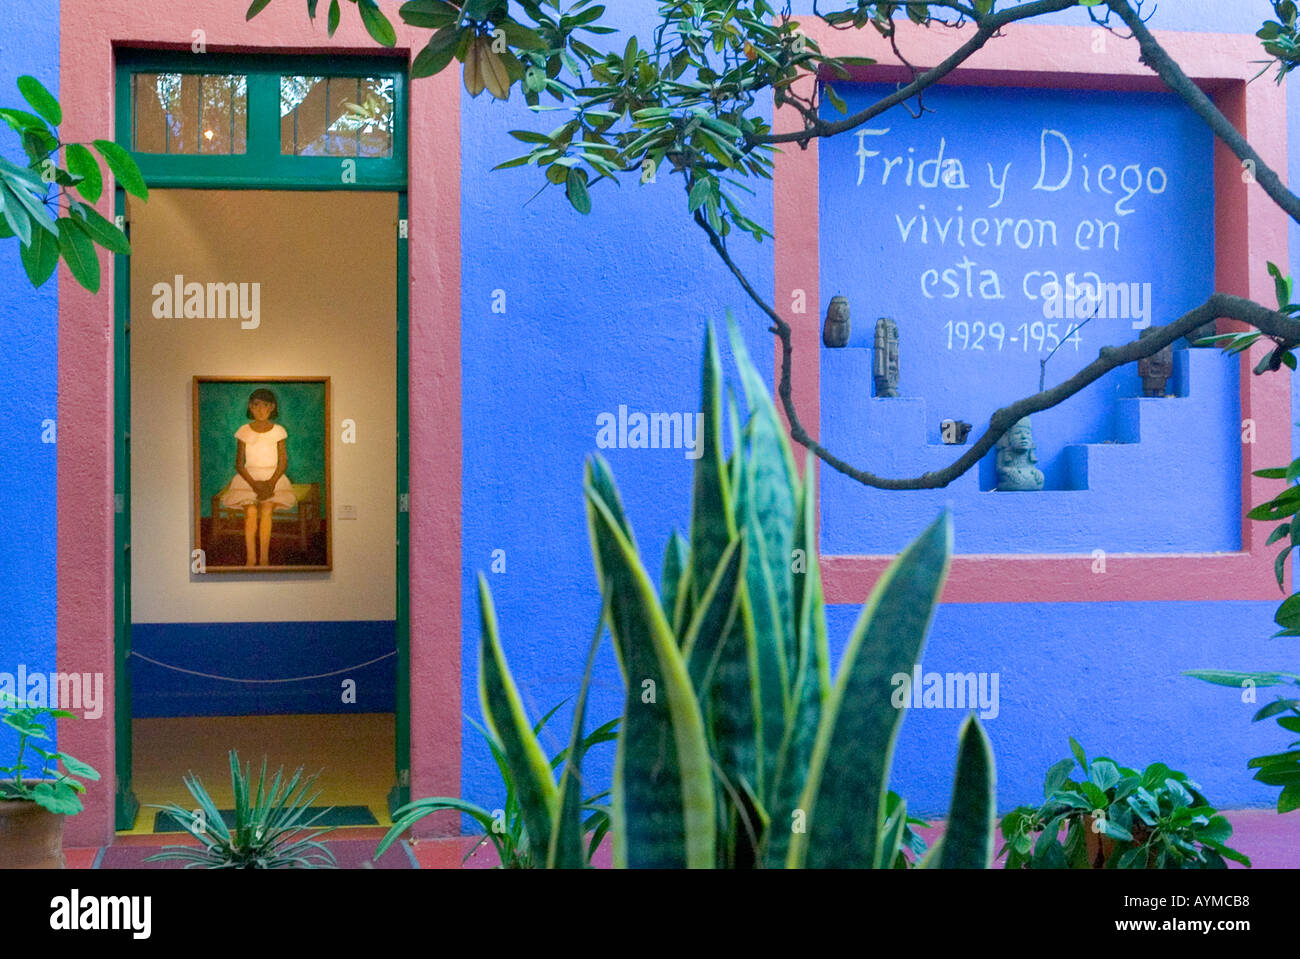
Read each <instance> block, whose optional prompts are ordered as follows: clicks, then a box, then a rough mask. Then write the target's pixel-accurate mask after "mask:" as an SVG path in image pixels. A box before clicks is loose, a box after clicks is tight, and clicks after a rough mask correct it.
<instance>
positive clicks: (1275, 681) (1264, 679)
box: [1183, 669, 1300, 687]
mask: <svg viewBox="0 0 1300 959" xmlns="http://www.w3.org/2000/svg"><path fill="white" fill-rule="evenodd" d="M1183 675H1184V676H1191V677H1192V678H1193V679H1200V680H1203V681H1205V682H1207V683H1214V685H1216V686H1236V687H1241V685H1242V684H1243V683H1245V682H1252V683H1254V684H1255V685H1256V686H1282V685H1285V684H1286V683H1288V682H1291V681H1300V676H1294V675H1292V674H1291V673H1239V672H1233V671H1231V670H1226V669H1194V670H1191V671H1189V672H1186V673H1184V674H1183ZM1288 676H1289V677H1291V678H1290V679H1289V680H1288V679H1287V678H1286V677H1288Z"/></svg>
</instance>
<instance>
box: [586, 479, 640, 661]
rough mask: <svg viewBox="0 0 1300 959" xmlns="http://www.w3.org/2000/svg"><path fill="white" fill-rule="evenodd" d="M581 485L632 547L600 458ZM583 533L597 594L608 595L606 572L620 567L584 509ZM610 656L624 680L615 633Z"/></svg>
mask: <svg viewBox="0 0 1300 959" xmlns="http://www.w3.org/2000/svg"><path fill="white" fill-rule="evenodd" d="M583 474H584V483H585V485H586V486H589V487H590V488H591V489H592V490H594V491H595V492H596V495H597V496H599V497H600V499H601V501H602V502H603V503H604V504H605V506H606V507H607V508H608V509H609V511H610V515H611V516H613V517H614V521H615V523H617V525H618V528H619V530H620V532H622V534H623V535H624V536H625V537H626V538H627V540H628V542H630V543H631V544H632V548H633V549H635V548H636V539H635V537H634V536H633V535H632V527H631V525H630V524H629V523H628V521H627V514H626V513H625V512H624V510H623V500H622V497H621V496H619V492H618V486H617V484H616V483H615V482H614V475H613V473H611V472H610V469H609V464H608V463H606V462H605V459H604V457H602V456H600V455H599V454H596V455H595V456H592V457H591V458H590V459H589V460H588V461H587V464H586V466H585V467H584V470H583ZM587 534H588V536H589V537H590V539H591V555H592V558H593V559H594V561H595V564H596V582H597V583H598V584H599V586H600V594H601V595H602V596H608V595H609V590H608V589H607V588H606V582H605V579H606V573H605V571H606V570H607V569H609V568H615V569H617V568H618V567H619V565H620V561H619V558H618V553H617V550H616V549H615V548H614V546H613V544H612V543H611V542H610V541H609V540H608V539H605V538H602V537H600V536H597V534H596V524H595V523H594V522H593V521H592V519H591V511H590V510H588V522H587ZM614 653H615V654H616V657H617V659H618V664H619V668H620V669H622V671H623V678H624V680H625V681H626V680H627V665H626V661H627V655H628V653H627V650H626V649H625V648H624V647H623V645H622V644H621V643H620V642H619V639H618V634H615V636H614Z"/></svg>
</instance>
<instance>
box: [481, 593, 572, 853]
mask: <svg viewBox="0 0 1300 959" xmlns="http://www.w3.org/2000/svg"><path fill="white" fill-rule="evenodd" d="M478 598H479V615H480V617H481V619H482V624H483V640H482V643H481V644H480V646H479V670H478V672H479V677H478V689H479V701H480V702H481V703H482V706H483V720H484V722H485V723H486V725H487V727H488V729H489V730H491V732H492V735H493V736H495V737H496V740H497V742H499V743H500V744H501V749H502V752H504V753H505V757H506V762H507V763H508V764H509V766H510V772H511V774H512V775H513V777H514V782H515V790H516V792H517V793H518V796H519V808H520V813H521V814H522V816H523V819H524V828H525V829H527V830H528V838H529V841H530V843H531V844H532V845H533V846H534V847H535V848H538V849H546V848H547V846H548V844H549V843H550V838H551V823H552V822H554V821H555V816H556V809H557V807H558V805H559V799H558V795H557V790H556V788H555V780H554V779H552V778H551V766H550V763H549V762H547V760H546V753H544V752H543V751H542V747H541V745H540V744H539V743H538V742H537V737H536V736H535V735H533V728H532V724H531V723H530V722H529V721H528V715H527V713H526V712H525V711H524V704H523V701H522V700H521V699H520V697H519V690H518V689H517V688H516V687H515V681H514V678H513V677H512V676H511V675H510V667H509V666H508V665H507V664H506V657H505V653H504V652H503V651H502V649H501V641H500V639H499V638H498V632H497V614H496V609H495V608H494V607H493V604H492V592H491V590H490V589H489V588H488V583H487V578H486V577H485V576H484V575H483V574H482V573H479V577H478Z"/></svg>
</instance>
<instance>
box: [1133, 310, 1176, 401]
mask: <svg viewBox="0 0 1300 959" xmlns="http://www.w3.org/2000/svg"><path fill="white" fill-rule="evenodd" d="M1154 332H1155V330H1154V329H1151V328H1150V327H1148V328H1147V329H1145V330H1143V331H1142V333H1141V336H1140V339H1146V337H1147V334H1148V333H1154ZM1173 372H1174V348H1173V344H1170V345H1169V346H1166V347H1165V348H1164V349H1162V350H1161V351H1160V352H1159V353H1156V354H1155V355H1154V356H1148V357H1146V358H1145V359H1141V360H1138V375H1139V376H1140V377H1142V395H1143V396H1166V395H1167V394H1166V393H1165V389H1166V387H1168V385H1169V377H1170V376H1172V375H1173Z"/></svg>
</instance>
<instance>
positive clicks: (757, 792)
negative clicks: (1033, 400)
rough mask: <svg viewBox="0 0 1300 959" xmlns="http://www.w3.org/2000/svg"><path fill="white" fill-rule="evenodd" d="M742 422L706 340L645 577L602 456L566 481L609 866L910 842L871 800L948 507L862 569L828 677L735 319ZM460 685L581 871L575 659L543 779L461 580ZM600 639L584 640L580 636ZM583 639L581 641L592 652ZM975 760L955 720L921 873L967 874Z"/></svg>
mask: <svg viewBox="0 0 1300 959" xmlns="http://www.w3.org/2000/svg"><path fill="white" fill-rule="evenodd" d="M731 339H732V345H733V353H734V354H735V357H736V361H737V365H738V366H739V369H740V374H741V384H742V388H743V391H744V396H745V402H746V406H747V408H748V414H749V415H748V420H747V422H746V423H745V425H744V426H743V428H742V427H741V425H740V418H739V415H738V412H737V406H736V400H735V396H734V394H733V393H732V392H731V391H728V395H727V403H726V409H725V418H726V421H727V423H728V425H729V431H730V436H731V444H730V449H731V452H730V455H729V456H727V455H724V450H723V442H722V440H723V419H724V406H723V377H722V367H721V360H720V357H719V352H718V345H717V341H716V337H715V336H714V333H713V330H712V328H710V329H709V330H708V332H707V335H706V340H705V349H704V371H703V401H702V407H703V413H704V430H703V435H702V437H701V439H700V442H701V443H702V449H701V451H700V452H701V455H700V457H699V459H698V460H697V461H696V467H695V478H694V490H693V503H692V509H691V522H690V539H689V542H688V541H687V540H685V539H683V538H682V537H681V536H680V535H678V534H677V533H676V532H674V533H673V535H672V536H671V538H670V540H669V543H668V551H667V556H666V557H665V560H664V563H663V575H662V578H661V582H660V587H659V588H658V589H656V588H655V585H654V583H653V582H652V580H651V577H650V575H649V573H648V572H647V570H646V566H645V564H644V562H643V560H642V557H641V554H640V551H639V550H638V548H637V545H636V539H635V537H634V536H633V533H632V528H631V526H630V524H629V523H628V519H627V516H626V514H625V512H624V509H623V504H622V501H621V499H620V497H619V494H618V489H617V487H616V486H615V483H614V479H613V476H612V475H611V473H610V470H609V467H608V466H607V464H606V463H605V462H604V461H603V460H602V459H601V458H600V457H599V456H597V457H595V458H593V459H592V460H591V461H589V462H588V464H587V467H586V476H585V482H584V493H585V497H586V505H587V517H588V525H589V530H590V536H591V542H592V551H593V554H594V558H595V566H596V576H597V581H598V583H599V586H600V591H601V595H602V598H603V607H604V620H605V622H606V624H607V626H608V628H609V632H610V635H611V636H612V638H613V642H614V646H615V650H616V652H617V656H618V661H619V666H620V669H621V671H622V674H623V679H624V682H625V684H626V689H627V693H626V700H625V705H624V712H623V719H622V725H621V726H620V729H619V734H618V746H617V754H616V758H615V765H614V780H613V790H612V802H611V807H610V821H611V835H612V838H613V857H614V864H615V865H616V866H622V867H669V868H674V867H703V868H713V867H724V868H745V867H775V868H781V867H787V868H801V867H890V866H897V865H899V864H900V863H899V856H900V850H901V849H904V848H913V849H915V846H914V845H911V843H910V839H911V838H912V837H914V834H913V833H912V832H911V830H910V825H911V824H913V823H915V822H916V820H911V819H909V817H908V815H907V807H906V803H905V802H903V801H901V800H898V799H897V798H896V797H894V796H893V794H891V793H890V792H889V788H888V785H889V769H890V765H891V759H892V755H893V750H894V743H895V740H896V738H897V735H898V729H899V725H900V724H901V722H902V718H903V714H902V711H901V710H900V709H897V708H895V707H894V706H893V704H892V702H891V693H892V692H893V689H894V687H893V686H892V684H891V678H892V677H894V676H896V675H897V674H900V673H901V674H904V675H911V670H912V667H913V665H914V664H915V663H916V662H917V660H918V659H919V658H920V654H921V648H922V645H923V643H924V641H925V634H926V631H927V629H928V627H929V623H930V619H931V617H932V615H933V611H934V606H935V603H936V602H937V600H938V598H939V594H940V591H941V590H942V588H943V583H944V579H945V577H946V575H947V569H948V564H949V559H950V555H951V549H952V530H951V526H950V523H949V519H948V516H947V514H946V513H944V514H942V515H940V516H939V518H938V519H937V520H935V522H934V523H933V524H932V525H931V526H930V527H929V528H928V529H926V530H925V531H924V532H923V533H921V535H920V537H919V538H918V539H917V540H916V541H915V542H913V543H912V544H911V545H910V546H909V547H908V548H907V549H906V550H904V552H903V553H902V554H901V555H900V556H898V557H897V558H896V559H895V560H894V562H893V563H892V564H891V565H890V567H889V568H888V569H887V570H886V572H885V573H884V575H882V576H881V578H880V580H879V581H878V582H877V583H876V586H875V588H874V590H873V591H872V593H871V596H870V598H869V599H868V601H867V605H866V607H865V609H864V610H863V612H862V615H861V616H860V617H859V619H858V622H857V624H856V626H855V627H854V629H853V632H852V635H851V636H850V637H849V640H848V645H847V648H846V650H845V653H844V656H843V660H842V663H841V667H840V670H839V673H838V675H837V676H836V677H835V678H834V681H832V677H831V673H830V657H829V653H828V646H827V639H826V619H825V609H824V601H823V597H822V589H821V580H820V575H819V572H818V565H817V546H816V527H817V522H816V516H817V513H816V500H815V487H814V484H815V472H814V470H813V468H812V460H811V457H810V458H809V459H808V461H807V463H806V464H805V467H804V471H803V476H802V479H801V478H800V475H799V473H798V472H797V471H796V469H795V464H794V456H793V453H792V450H791V447H790V445H789V441H788V439H787V437H786V434H785V431H784V429H783V428H782V425H781V422H780V420H779V419H778V417H777V413H776V409H775V407H774V406H773V404H772V401H771V397H770V396H769V395H768V393H767V391H766V389H765V387H764V385H763V382H762V379H761V378H760V376H759V374H758V372H757V370H756V369H755V368H754V365H753V363H752V362H751V361H750V359H749V357H748V354H747V352H746V350H745V347H744V343H743V342H742V340H741V338H740V336H739V334H738V333H737V331H736V329H735V325H734V322H733V323H732V324H731ZM479 611H480V616H481V620H482V641H481V644H480V651H479V692H480V699H481V701H482V706H483V714H484V718H485V720H486V723H487V726H488V728H489V729H491V730H492V734H493V736H494V737H495V738H496V740H497V742H498V743H499V744H500V746H501V751H502V753H503V755H504V757H505V762H506V764H507V766H508V767H509V770H510V775H511V776H512V777H513V780H514V783H515V788H516V790H517V792H518V796H519V804H520V811H521V815H522V817H523V819H524V822H525V824H526V827H527V829H528V833H529V835H530V836H531V837H533V838H534V841H536V842H538V843H539V844H540V845H544V846H545V848H547V850H548V856H547V864H548V865H549V866H551V867H578V866H582V865H584V864H585V862H584V855H583V844H582V838H583V834H584V827H583V822H582V816H581V810H582V802H581V799H580V794H579V791H578V783H579V782H580V781H581V776H582V768H581V764H582V751H581V750H580V749H575V748H574V745H575V744H577V743H579V742H581V739H582V729H583V723H584V712H585V704H586V694H587V687H588V685H589V683H590V680H591V658H590V657H589V658H588V666H587V674H586V676H585V677H584V679H583V684H582V687H581V690H580V692H579V696H578V701H577V707H576V709H575V715H574V725H573V734H572V740H571V746H570V757H571V758H570V761H569V762H568V763H566V765H565V769H564V775H563V776H562V777H561V778H560V780H559V782H558V783H557V782H556V780H555V778H554V776H553V775H552V772H551V769H550V766H549V764H548V762H547V760H546V757H545V754H544V753H543V752H542V749H541V747H540V746H539V744H538V742H537V737H536V735H535V734H534V733H533V731H532V727H531V725H530V724H529V722H528V718H527V715H526V714H525V712H524V708H523V704H522V701H521V699H520V696H519V692H518V689H517V688H516V686H515V683H514V680H513V678H512V677H511V675H510V670H509V668H508V666H507V665H506V660H505V656H504V654H503V652H502V648H501V642H500V638H499V636H498V629H497V618H496V611H495V609H494V607H493V603H492V597H491V593H490V591H489V589H488V585H487V580H486V579H485V578H484V577H483V576H481V575H480V577H479ZM599 638H600V636H599V634H598V635H597V641H599ZM594 649H595V644H594V643H593V651H594ZM993 816H994V767H993V757H992V751H991V748H990V746H989V742H988V738H987V737H986V736H985V734H984V731H983V729H982V728H981V727H980V725H979V722H978V721H977V720H976V719H975V717H974V716H971V717H969V718H968V719H967V720H966V721H965V723H964V724H963V726H962V728H961V733H960V738H959V745H958V757H957V774H956V781H955V784H954V789H953V801H952V806H951V811H950V815H949V820H948V829H947V832H946V835H945V836H944V838H943V839H942V840H941V841H940V842H939V843H938V844H937V845H936V846H935V847H934V848H933V849H931V850H930V851H929V853H928V854H927V855H926V856H925V859H924V860H923V862H922V863H921V865H928V866H940V867H966V868H986V867H987V866H988V865H989V863H990V861H991V858H992V850H993Z"/></svg>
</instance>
